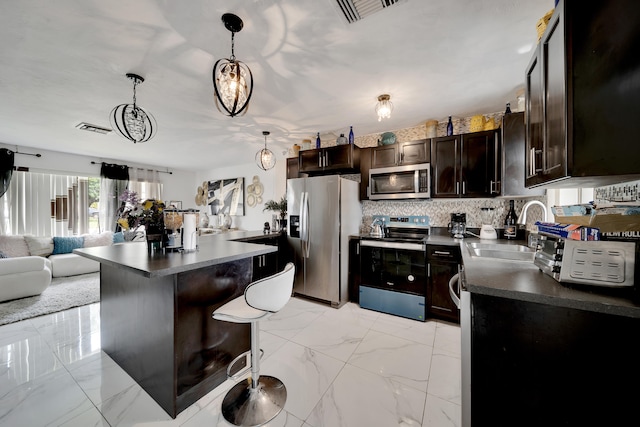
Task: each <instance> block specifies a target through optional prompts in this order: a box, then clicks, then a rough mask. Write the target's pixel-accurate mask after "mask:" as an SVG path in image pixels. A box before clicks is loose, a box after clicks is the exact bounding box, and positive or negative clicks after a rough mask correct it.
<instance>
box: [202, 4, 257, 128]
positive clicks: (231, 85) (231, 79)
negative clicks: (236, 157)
mask: <svg viewBox="0 0 640 427" xmlns="http://www.w3.org/2000/svg"><path fill="white" fill-rule="evenodd" d="M222 22H223V23H224V26H225V27H226V29H227V30H229V31H231V57H230V58H221V59H218V60H217V61H216V63H215V65H214V66H213V73H212V77H213V89H214V90H215V95H216V98H215V100H216V107H217V108H218V111H220V112H221V113H222V114H226V115H228V116H230V117H234V116H237V115H238V114H241V115H244V114H245V113H246V112H247V109H248V107H249V100H250V99H251V94H252V93H253V74H251V70H250V69H249V67H248V66H247V65H246V64H244V63H243V62H240V61H238V60H236V56H235V52H234V41H235V34H236V33H237V32H239V31H240V30H242V27H243V25H244V24H243V22H242V19H240V18H239V17H238V16H236V15H234V14H233V13H225V14H224V15H222Z"/></svg>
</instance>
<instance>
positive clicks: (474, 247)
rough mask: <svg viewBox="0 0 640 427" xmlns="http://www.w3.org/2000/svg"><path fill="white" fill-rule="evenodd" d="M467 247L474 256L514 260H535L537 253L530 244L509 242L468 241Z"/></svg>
mask: <svg viewBox="0 0 640 427" xmlns="http://www.w3.org/2000/svg"><path fill="white" fill-rule="evenodd" d="M467 249H468V250H469V252H470V253H471V256H474V257H480V258H494V259H505V260H513V261H530V262H533V258H534V256H535V254H536V251H535V249H533V248H530V247H529V246H526V245H519V244H507V243H483V242H468V243H467Z"/></svg>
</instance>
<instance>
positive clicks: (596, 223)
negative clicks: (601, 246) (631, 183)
mask: <svg viewBox="0 0 640 427" xmlns="http://www.w3.org/2000/svg"><path fill="white" fill-rule="evenodd" d="M551 211H552V212H553V214H554V216H555V220H556V222H557V223H560V224H577V225H582V226H585V227H592V228H598V229H600V231H601V232H602V233H610V232H624V231H640V215H638V213H639V212H640V211H639V210H638V208H637V207H635V206H633V207H631V206H629V207H612V208H604V209H595V208H594V207H593V206H590V205H571V206H553V207H552V208H551Z"/></svg>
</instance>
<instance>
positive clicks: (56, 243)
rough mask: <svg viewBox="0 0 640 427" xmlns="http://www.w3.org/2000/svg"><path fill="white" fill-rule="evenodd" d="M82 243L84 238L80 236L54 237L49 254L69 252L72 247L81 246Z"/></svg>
mask: <svg viewBox="0 0 640 427" xmlns="http://www.w3.org/2000/svg"><path fill="white" fill-rule="evenodd" d="M83 244H84V238H82V237H54V238H53V253H52V254H51V255H58V254H70V253H72V252H73V250H74V249H79V248H82V245H83Z"/></svg>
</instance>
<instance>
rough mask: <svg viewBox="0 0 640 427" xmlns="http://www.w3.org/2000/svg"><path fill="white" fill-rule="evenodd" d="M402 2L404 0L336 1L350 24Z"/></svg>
mask: <svg viewBox="0 0 640 427" xmlns="http://www.w3.org/2000/svg"><path fill="white" fill-rule="evenodd" d="M400 1H402V0H336V2H337V3H338V7H339V8H340V10H341V11H342V13H343V14H344V17H345V19H346V20H347V22H349V23H350V24H353V23H354V22H356V21H359V20H361V19H364V18H366V17H367V16H369V15H371V14H373V13H376V12H378V11H380V10H382V9H385V8H387V7H389V6H391V5H393V4H396V3H398V2H400Z"/></svg>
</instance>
